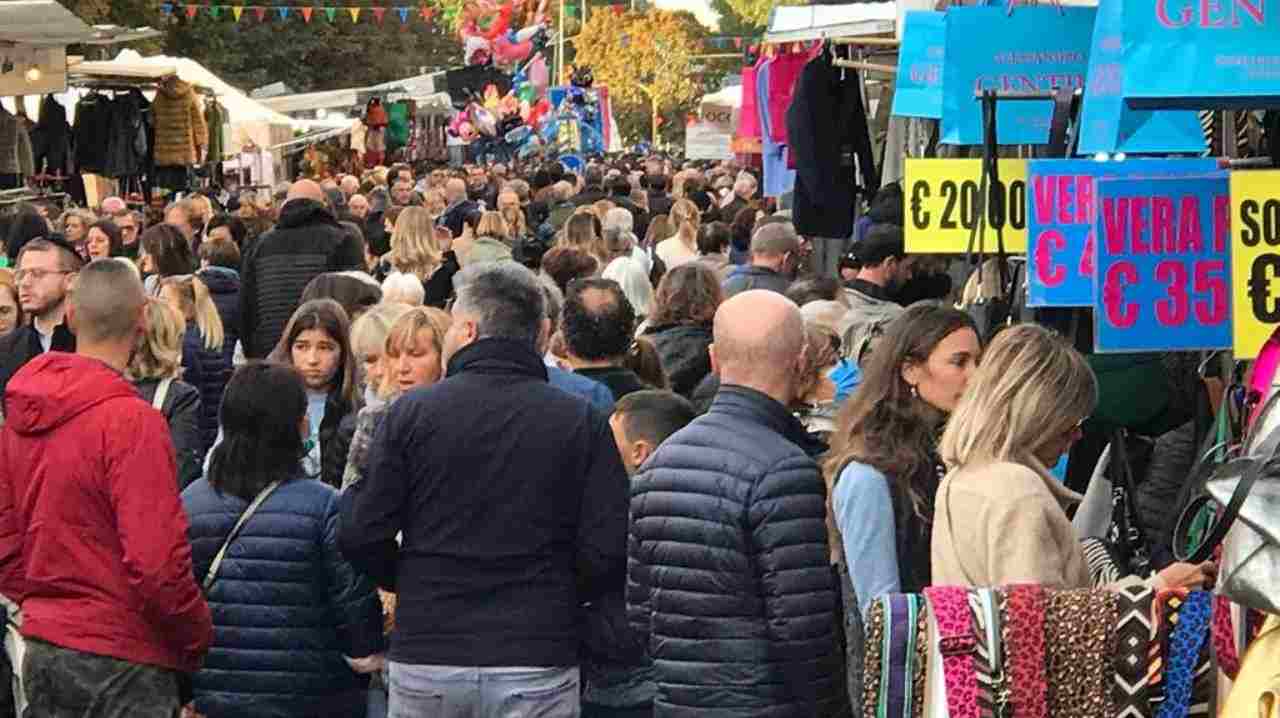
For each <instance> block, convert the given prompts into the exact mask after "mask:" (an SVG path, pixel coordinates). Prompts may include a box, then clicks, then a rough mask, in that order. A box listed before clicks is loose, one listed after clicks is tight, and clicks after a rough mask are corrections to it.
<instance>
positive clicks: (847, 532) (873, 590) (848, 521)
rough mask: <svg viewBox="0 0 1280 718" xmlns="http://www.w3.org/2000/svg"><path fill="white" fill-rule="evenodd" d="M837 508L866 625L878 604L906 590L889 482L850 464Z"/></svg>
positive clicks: (833, 500) (835, 496)
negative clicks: (873, 604) (873, 602)
mask: <svg viewBox="0 0 1280 718" xmlns="http://www.w3.org/2000/svg"><path fill="white" fill-rule="evenodd" d="M831 507H832V509H833V511H834V513H835V521H836V528H838V529H839V530H840V537H841V542H842V543H843V545H844V560H845V565H846V566H848V567H849V579H850V580H851V581H852V582H853V591H854V595H855V596H856V597H857V599H858V610H859V611H860V612H861V613H862V619H863V620H864V621H865V620H866V619H867V611H868V610H869V609H870V608H871V602H872V601H874V600H875V599H876V598H878V597H880V596H883V595H885V594H887V593H898V592H900V591H901V590H902V589H901V586H902V583H901V580H900V578H899V576H898V542H897V537H896V535H895V530H894V517H893V499H892V498H891V497H890V496H889V481H888V479H886V478H885V476H884V474H882V473H880V472H879V471H878V470H876V469H875V468H873V467H871V466H868V465H867V464H862V463H859V462H856V461H854V462H850V464H849V465H848V466H846V467H844V471H841V472H840V478H839V479H837V481H836V487H835V491H834V492H833V493H832V495H831Z"/></svg>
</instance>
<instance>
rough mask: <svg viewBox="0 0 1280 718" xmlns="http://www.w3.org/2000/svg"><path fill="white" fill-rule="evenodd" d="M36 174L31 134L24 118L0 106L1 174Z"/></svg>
mask: <svg viewBox="0 0 1280 718" xmlns="http://www.w3.org/2000/svg"><path fill="white" fill-rule="evenodd" d="M33 174H35V160H34V159H33V157H32V154H31V136H30V135H29V134H27V130H26V127H24V126H23V120H22V118H20V117H15V116H14V115H11V114H9V111H8V110H6V109H4V108H3V107H0V175H23V176H24V177H25V176H30V175H33Z"/></svg>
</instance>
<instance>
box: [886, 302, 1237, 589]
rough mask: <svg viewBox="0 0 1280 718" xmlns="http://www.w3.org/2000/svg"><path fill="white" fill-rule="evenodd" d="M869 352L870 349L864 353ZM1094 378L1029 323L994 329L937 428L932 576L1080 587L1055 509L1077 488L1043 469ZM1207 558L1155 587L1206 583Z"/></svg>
mask: <svg viewBox="0 0 1280 718" xmlns="http://www.w3.org/2000/svg"><path fill="white" fill-rule="evenodd" d="M873 356H874V355H873ZM1097 403H1098V382H1097V379H1096V378H1095V377H1094V375H1093V370H1092V369H1090V368H1089V365H1088V364H1087V363H1086V362H1085V358H1084V357H1083V356H1081V354H1080V352H1078V351H1076V350H1075V349H1074V348H1072V347H1071V345H1070V344H1068V343H1067V341H1066V340H1065V339H1063V338H1062V337H1060V336H1058V335H1056V334H1054V333H1053V332H1051V331H1049V330H1048V329H1045V328H1044V327H1041V326H1039V325H1036V324H1019V325H1017V326H1014V327H1012V328H1009V329H1006V330H1004V331H1002V332H1000V333H999V334H998V335H996V338H995V339H994V340H993V341H992V342H991V346H990V347H988V348H987V351H986V353H985V354H984V355H983V358H982V365H981V366H980V367H979V368H978V370H977V371H976V372H975V373H974V375H973V378H972V379H971V380H970V381H969V386H968V389H967V390H966V391H965V394H964V397H963V398H962V399H961V400H960V402H959V404H958V405H957V406H956V408H955V411H953V412H952V414H951V419H950V421H949V422H948V423H947V428H946V431H945V432H944V433H943V435H942V445H941V452H942V460H943V461H944V462H945V463H946V465H947V468H948V469H949V471H948V473H947V475H946V477H945V478H944V479H943V480H942V483H941V485H940V486H939V487H938V493H937V498H936V499H935V502H934V521H933V538H932V542H931V555H932V561H931V564H932V582H933V584H935V585H940V586H1005V585H1009V584H1014V583H1036V584H1040V585H1042V586H1044V587H1046V588H1066V589H1071V588H1089V587H1090V586H1091V585H1092V583H1093V579H1092V577H1091V574H1090V567H1089V564H1088V563H1087V562H1086V559H1085V554H1084V550H1083V548H1082V545H1081V543H1080V541H1079V539H1077V537H1076V534H1075V531H1074V530H1073V528H1072V526H1071V520H1070V519H1068V518H1067V513H1066V507H1067V506H1069V505H1071V504H1074V503H1078V502H1079V501H1080V496H1079V495H1078V494H1076V493H1075V492H1073V491H1070V490H1068V489H1067V488H1066V487H1064V486H1063V485H1062V484H1061V483H1060V482H1058V480H1057V479H1055V478H1053V476H1052V475H1050V474H1049V470H1048V468H1047V467H1049V466H1053V465H1055V464H1057V462H1058V460H1059V459H1060V458H1061V457H1062V455H1063V454H1064V453H1066V452H1067V451H1068V450H1070V448H1071V445H1072V444H1074V443H1075V442H1076V440H1078V439H1079V438H1080V426H1081V424H1083V423H1084V420H1085V419H1087V418H1088V417H1089V415H1090V414H1092V413H1093V410H1094V408H1095V407H1096V406H1097ZM1215 573H1216V569H1215V567H1214V565H1213V564H1212V563H1204V564H1200V565H1191V564H1185V563H1178V564H1173V565H1172V566H1169V567H1168V568H1166V569H1164V570H1163V571H1161V572H1160V573H1158V574H1156V576H1155V577H1154V579H1153V581H1152V584H1153V585H1154V586H1155V587H1157V588H1192V589H1194V588H1200V587H1202V586H1204V585H1212V583H1213V578H1214V575H1215Z"/></svg>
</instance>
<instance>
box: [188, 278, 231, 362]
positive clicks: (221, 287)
mask: <svg viewBox="0 0 1280 718" xmlns="http://www.w3.org/2000/svg"><path fill="white" fill-rule="evenodd" d="M196 276H197V277H200V281H202V282H204V284H205V286H206V287H208V288H209V298H210V299H212V300H213V304H214V306H216V307H217V308H218V316H219V317H221V318H222V336H223V340H222V349H223V353H224V354H226V355H227V361H228V362H229V361H231V359H232V357H234V356H235V351H236V342H238V341H240V326H241V325H240V273H239V272H237V271H236V270H234V269H227V268H226V267H206V268H204V269H201V270H200V271H199V272H197V273H196Z"/></svg>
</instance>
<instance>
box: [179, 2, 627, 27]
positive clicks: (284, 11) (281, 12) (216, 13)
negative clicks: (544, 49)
mask: <svg viewBox="0 0 1280 718" xmlns="http://www.w3.org/2000/svg"><path fill="white" fill-rule="evenodd" d="M610 8H611V9H612V10H613V12H614V14H617V15H621V14H622V13H623V12H624V11H625V8H626V6H625V5H620V4H616V3H615V4H612V5H610ZM366 9H367V10H369V11H370V13H365V12H364V11H365V10H366ZM226 10H230V12H224V11H226ZM245 10H252V11H253V14H254V16H255V17H257V19H258V22H266V21H267V14H268V13H269V12H270V11H271V10H275V12H276V14H277V15H278V16H279V18H280V19H281V20H288V19H289V15H290V13H291V12H292V11H294V10H296V11H297V13H296V14H297V15H301V16H302V20H303V22H306V23H310V22H311V18H312V16H313V15H314V14H315V11H316V10H319V11H321V12H322V13H324V17H325V19H327V20H328V21H329V22H330V23H334V22H336V21H337V16H338V12H339V11H342V10H345V11H346V13H347V14H348V15H350V16H351V22H352V23H353V24H358V23H359V22H360V17H361V15H364V16H365V17H368V16H369V15H370V14H371V15H372V18H373V22H376V23H378V24H379V25H381V24H382V22H383V20H384V19H385V18H386V14H387V11H388V10H394V11H395V12H396V14H397V15H399V16H400V24H401V25H408V24H409V23H410V13H412V14H413V15H416V16H417V17H420V18H422V21H423V22H425V23H428V24H430V23H431V22H432V20H433V19H435V17H436V15H437V14H439V12H440V11H439V8H437V7H435V6H433V5H426V4H423V5H418V6H417V7H416V8H415V7H414V6H409V5H383V6H376V7H367V8H366V7H360V6H354V5H330V6H318V7H315V6H306V5H302V6H290V5H280V6H274V7H273V6H267V5H226V4H207V5H206V4H204V3H174V2H162V3H160V12H161V13H162V14H163V15H164V16H165V17H169V16H172V15H173V14H174V13H176V12H178V11H181V12H182V13H183V14H185V15H186V16H187V19H188V20H195V19H196V18H199V17H202V16H208V17H209V18H211V19H214V20H221V19H222V18H224V17H229V18H231V19H232V20H233V21H234V22H240V19H241V18H242V17H243V16H244V11H245ZM567 11H568V12H569V13H570V14H573V15H576V14H577V13H578V12H579V6H578V4H577V3H576V2H575V3H570V4H569V5H568V6H567ZM405 29H408V28H405Z"/></svg>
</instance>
